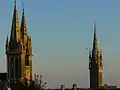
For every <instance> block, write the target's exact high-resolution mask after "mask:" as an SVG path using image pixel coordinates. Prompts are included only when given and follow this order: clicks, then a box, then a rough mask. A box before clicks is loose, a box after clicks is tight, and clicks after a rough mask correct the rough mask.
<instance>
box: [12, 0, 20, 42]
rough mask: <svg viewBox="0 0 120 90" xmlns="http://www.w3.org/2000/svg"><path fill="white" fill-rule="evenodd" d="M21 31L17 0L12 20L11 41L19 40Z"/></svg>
mask: <svg viewBox="0 0 120 90" xmlns="http://www.w3.org/2000/svg"><path fill="white" fill-rule="evenodd" d="M18 31H19V22H18V11H17V8H16V0H15V1H14V12H13V19H12V26H11V35H10V41H12V40H16V41H17V40H18V35H17V33H18Z"/></svg>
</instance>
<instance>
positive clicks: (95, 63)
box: [89, 23, 103, 88]
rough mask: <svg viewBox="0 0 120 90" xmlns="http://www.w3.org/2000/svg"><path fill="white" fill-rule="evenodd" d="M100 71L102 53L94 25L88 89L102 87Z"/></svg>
mask: <svg viewBox="0 0 120 90" xmlns="http://www.w3.org/2000/svg"><path fill="white" fill-rule="evenodd" d="M102 70H103V65H102V52H101V51H100V50H99V48H98V41H97V36H96V23H94V37H93V48H92V52H91V51H89V71H90V88H100V87H102V86H103V83H102Z"/></svg>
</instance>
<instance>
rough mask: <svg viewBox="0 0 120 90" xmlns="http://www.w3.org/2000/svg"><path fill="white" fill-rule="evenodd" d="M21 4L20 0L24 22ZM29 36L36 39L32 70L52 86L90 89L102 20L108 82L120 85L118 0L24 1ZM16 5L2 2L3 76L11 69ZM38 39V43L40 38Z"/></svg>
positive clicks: (101, 40)
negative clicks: (8, 45) (9, 39)
mask: <svg viewBox="0 0 120 90" xmlns="http://www.w3.org/2000/svg"><path fill="white" fill-rule="evenodd" d="M21 2H22V0H17V7H18V10H19V20H20V19H21V12H22V3H21ZM24 3H25V15H26V19H27V28H28V33H29V35H30V36H31V37H32V43H33V53H34V54H35V55H36V56H34V57H33V69H34V71H33V72H38V73H41V74H43V75H44V79H45V80H46V81H48V87H50V88H59V87H60V84H66V87H71V86H72V84H73V83H76V84H78V85H80V87H89V78H88V77H89V71H88V52H87V51H86V48H91V47H92V38H93V23H94V20H96V22H97V37H98V40H99V47H100V49H102V51H103V65H104V70H103V72H104V73H103V74H104V77H103V78H104V83H107V84H110V85H118V84H120V78H119V76H120V70H119V68H120V66H119V63H120V5H119V4H120V1H119V0H99V1H98V0H25V1H24ZM12 15H13V1H12V0H0V72H3V71H6V70H5V69H6V68H5V66H6V61H5V53H4V52H5V50H4V44H5V39H6V36H7V35H9V33H10V28H11V20H12ZM38 38H39V39H38Z"/></svg>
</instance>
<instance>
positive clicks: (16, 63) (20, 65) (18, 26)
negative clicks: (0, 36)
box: [5, 1, 32, 80]
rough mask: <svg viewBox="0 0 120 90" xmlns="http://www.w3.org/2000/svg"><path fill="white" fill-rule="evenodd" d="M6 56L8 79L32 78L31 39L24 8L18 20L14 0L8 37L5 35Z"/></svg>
mask: <svg viewBox="0 0 120 90" xmlns="http://www.w3.org/2000/svg"><path fill="white" fill-rule="evenodd" d="M5 51H6V57H7V73H8V80H31V79H32V41H31V37H30V36H28V33H27V26H26V19H25V15H24V8H23V10H22V19H21V23H19V21H18V10H17V8H16V1H15V3H14V12H13V18H12V26H11V33H10V37H8V36H7V39H6V45H5Z"/></svg>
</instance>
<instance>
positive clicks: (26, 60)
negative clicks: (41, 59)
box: [25, 55, 29, 66]
mask: <svg viewBox="0 0 120 90" xmlns="http://www.w3.org/2000/svg"><path fill="white" fill-rule="evenodd" d="M25 65H26V66H29V55H26V56H25Z"/></svg>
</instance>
